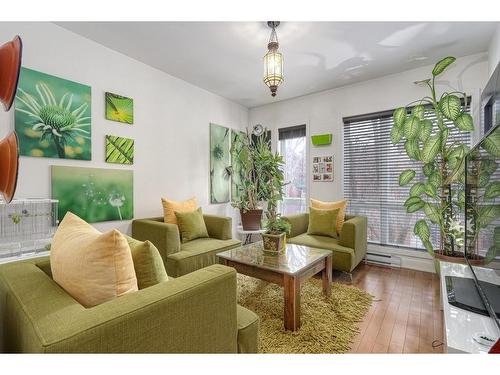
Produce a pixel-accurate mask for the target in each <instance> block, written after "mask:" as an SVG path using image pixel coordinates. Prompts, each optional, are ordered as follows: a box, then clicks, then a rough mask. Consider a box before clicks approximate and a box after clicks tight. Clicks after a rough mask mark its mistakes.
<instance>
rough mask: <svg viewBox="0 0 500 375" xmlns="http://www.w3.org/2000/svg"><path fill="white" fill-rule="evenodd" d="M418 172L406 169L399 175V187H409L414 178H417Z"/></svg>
mask: <svg viewBox="0 0 500 375" xmlns="http://www.w3.org/2000/svg"><path fill="white" fill-rule="evenodd" d="M415 175H416V172H415V171H414V170H413V169H406V170H404V171H403V172H401V174H400V175H399V186H405V185H407V184H408V183H409V182H410V181H411V180H413V177H415Z"/></svg>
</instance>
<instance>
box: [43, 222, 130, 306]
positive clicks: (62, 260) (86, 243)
mask: <svg viewBox="0 0 500 375" xmlns="http://www.w3.org/2000/svg"><path fill="white" fill-rule="evenodd" d="M50 267H51V270H52V277H53V279H54V281H55V282H56V283H58V284H59V285H60V286H61V287H62V288H63V289H64V290H65V291H66V292H68V294H70V295H71V296H72V297H73V298H74V299H76V300H77V301H78V302H79V303H81V304H82V305H83V306H85V307H92V306H96V305H99V304H101V303H103V302H106V301H110V300H112V299H114V298H116V297H120V296H122V295H124V294H127V293H130V292H134V291H137V290H138V288H137V278H136V276H135V270H134V262H133V260H132V253H131V251H130V247H129V244H128V242H127V240H126V238H125V237H124V236H123V235H122V234H121V233H120V232H119V231H117V230H116V229H113V230H110V231H109V232H106V233H101V232H99V231H98V230H97V229H95V228H94V227H93V226H92V225H90V224H87V223H86V222H85V221H84V220H82V219H80V218H79V217H78V216H76V215H74V214H72V213H71V212H68V213H67V214H66V215H65V216H64V219H63V220H62V221H61V224H59V227H58V228H57V231H56V233H55V235H54V238H53V240H52V246H51V250H50Z"/></svg>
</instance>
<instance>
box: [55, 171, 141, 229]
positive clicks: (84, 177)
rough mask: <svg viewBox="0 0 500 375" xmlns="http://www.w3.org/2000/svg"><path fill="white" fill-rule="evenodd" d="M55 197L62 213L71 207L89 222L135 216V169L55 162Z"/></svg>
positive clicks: (124, 218) (61, 216)
mask: <svg viewBox="0 0 500 375" xmlns="http://www.w3.org/2000/svg"><path fill="white" fill-rule="evenodd" d="M52 198H53V199H58V200H59V217H60V218H63V217H64V215H65V214H66V212H68V211H71V212H73V213H74V214H76V215H78V216H80V217H81V218H82V219H84V220H86V221H87V222H89V223H96V222H101V221H110V220H128V219H132V218H133V217H134V177H133V172H132V171H131V170H124V169H102V168H81V167H63V166H52Z"/></svg>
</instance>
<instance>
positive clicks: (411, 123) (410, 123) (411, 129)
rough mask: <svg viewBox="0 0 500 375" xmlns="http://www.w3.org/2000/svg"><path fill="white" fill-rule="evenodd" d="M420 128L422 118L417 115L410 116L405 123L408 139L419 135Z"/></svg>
mask: <svg viewBox="0 0 500 375" xmlns="http://www.w3.org/2000/svg"><path fill="white" fill-rule="evenodd" d="M419 129H420V120H419V119H418V118H417V117H416V116H410V117H408V118H407V119H406V121H405V125H404V132H405V137H406V138H407V139H415V138H417V136H418V131H419Z"/></svg>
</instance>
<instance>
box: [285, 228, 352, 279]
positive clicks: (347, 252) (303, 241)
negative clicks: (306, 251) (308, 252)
mask: <svg viewBox="0 0 500 375" xmlns="http://www.w3.org/2000/svg"><path fill="white" fill-rule="evenodd" d="M287 242H288V243H292V244H297V245H304V246H309V247H315V248H317V249H326V250H331V251H332V252H333V258H332V265H333V269H335V270H338V271H344V272H351V271H352V270H353V268H354V267H355V265H356V263H355V254H354V249H351V248H348V247H345V246H341V245H339V244H338V240H337V239H336V238H332V237H326V236H314V235H309V234H307V233H303V234H300V235H298V236H295V237H291V238H287Z"/></svg>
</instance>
